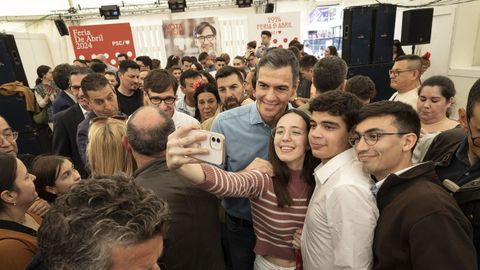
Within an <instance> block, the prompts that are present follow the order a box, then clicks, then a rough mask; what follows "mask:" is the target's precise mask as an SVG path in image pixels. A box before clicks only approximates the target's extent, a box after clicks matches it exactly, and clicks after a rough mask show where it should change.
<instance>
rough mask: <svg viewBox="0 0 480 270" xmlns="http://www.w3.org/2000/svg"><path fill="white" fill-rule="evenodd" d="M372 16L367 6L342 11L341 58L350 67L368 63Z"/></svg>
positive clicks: (371, 11) (370, 9)
mask: <svg viewBox="0 0 480 270" xmlns="http://www.w3.org/2000/svg"><path fill="white" fill-rule="evenodd" d="M372 15H373V10H372V8H370V7H367V6H359V7H352V8H347V9H344V10H343V42H342V58H343V59H344V60H345V61H346V62H347V63H348V64H350V65H364V64H369V63H370V49H371V48H370V45H371V40H372Z"/></svg>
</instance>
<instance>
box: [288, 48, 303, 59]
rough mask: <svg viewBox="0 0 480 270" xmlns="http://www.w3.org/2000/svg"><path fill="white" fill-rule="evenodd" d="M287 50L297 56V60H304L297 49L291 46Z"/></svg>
mask: <svg viewBox="0 0 480 270" xmlns="http://www.w3.org/2000/svg"><path fill="white" fill-rule="evenodd" d="M287 50H289V51H291V52H292V53H293V54H294V55H295V57H296V58H297V60H300V58H302V56H301V54H300V50H299V49H298V48H297V47H295V46H291V47H288V49H287Z"/></svg>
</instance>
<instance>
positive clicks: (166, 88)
mask: <svg viewBox="0 0 480 270" xmlns="http://www.w3.org/2000/svg"><path fill="white" fill-rule="evenodd" d="M144 85H145V95H146V96H147V98H148V100H149V101H150V103H151V104H152V105H153V106H155V107H158V108H159V109H161V110H162V111H164V112H166V113H167V114H168V116H170V117H171V118H172V120H173V122H174V124H175V128H179V127H181V126H184V125H188V124H200V123H199V122H198V120H197V119H195V118H194V117H191V116H190V115H188V114H185V113H182V112H179V111H177V110H176V109H175V101H176V100H177V95H176V91H177V89H178V82H177V80H176V79H175V77H173V75H172V74H170V73H169V72H168V71H166V70H163V69H155V70H152V71H150V72H149V73H148V75H147V76H146V77H145V80H144Z"/></svg>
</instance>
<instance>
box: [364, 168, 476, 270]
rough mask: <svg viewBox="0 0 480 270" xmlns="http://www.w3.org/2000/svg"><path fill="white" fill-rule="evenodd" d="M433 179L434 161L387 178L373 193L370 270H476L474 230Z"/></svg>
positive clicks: (435, 176)
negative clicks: (375, 211)
mask: <svg viewBox="0 0 480 270" xmlns="http://www.w3.org/2000/svg"><path fill="white" fill-rule="evenodd" d="M436 178H437V175H436V173H435V169H434V166H433V163H432V162H427V163H422V164H419V165H417V166H415V167H414V168H411V169H409V170H408V171H406V172H404V173H402V174H400V175H399V176H397V175H395V174H391V175H389V176H388V177H387V178H386V180H385V182H384V183H383V185H382V186H381V187H380V189H379V190H378V194H377V205H378V210H379V211H380V216H379V218H378V222H377V227H376V228H375V238H374V241H373V251H374V266H373V270H393V269H395V270H411V269H422V270H453V269H455V270H474V269H477V260H476V253H475V247H474V246H473V242H472V226H471V225H470V222H469V221H468V219H467V217H466V216H465V215H464V214H463V213H462V211H461V210H460V208H459V207H458V205H457V203H456V202H455V200H454V199H453V197H452V196H450V195H449V194H448V193H447V192H446V191H445V190H444V189H443V188H442V187H441V186H440V185H438V184H437V180H436Z"/></svg>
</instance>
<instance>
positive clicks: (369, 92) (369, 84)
mask: <svg viewBox="0 0 480 270" xmlns="http://www.w3.org/2000/svg"><path fill="white" fill-rule="evenodd" d="M345 91H347V92H350V93H353V94H354V95H356V96H357V97H358V98H359V99H361V100H367V99H372V98H374V97H375V95H376V93H377V91H376V89H375V83H374V82H373V81H372V80H371V79H370V78H369V77H367V76H363V75H355V76H353V77H352V78H350V79H348V81H347V84H346V85H345Z"/></svg>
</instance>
